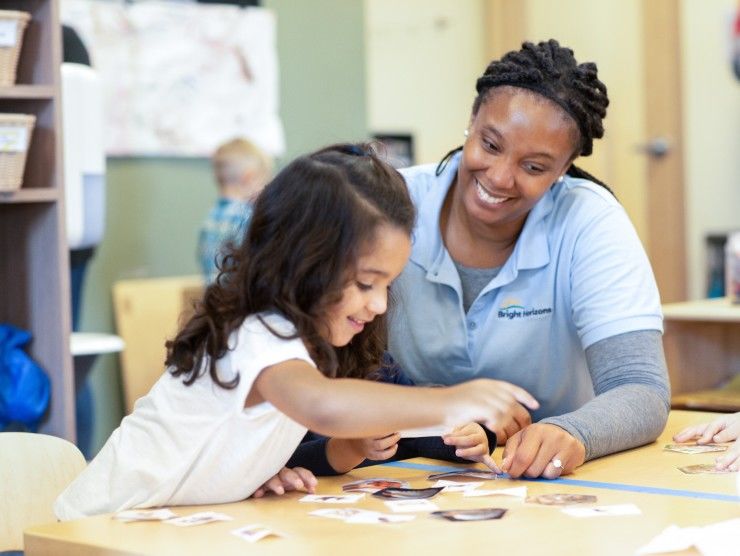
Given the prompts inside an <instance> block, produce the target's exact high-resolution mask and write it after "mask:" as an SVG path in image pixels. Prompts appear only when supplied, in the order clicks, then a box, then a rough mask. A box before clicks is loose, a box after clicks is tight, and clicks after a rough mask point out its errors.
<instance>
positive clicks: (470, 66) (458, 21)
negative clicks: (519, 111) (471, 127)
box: [365, 0, 487, 163]
mask: <svg viewBox="0 0 740 556" xmlns="http://www.w3.org/2000/svg"><path fill="white" fill-rule="evenodd" d="M482 22H483V1H482V0H455V1H451V0H402V1H398V0H365V35H366V53H367V61H366V82H367V87H368V89H367V117H368V129H370V130H371V131H373V132H396V133H412V134H413V136H414V141H415V150H416V161H417V162H418V163H424V162H436V161H438V160H439V159H440V158H441V157H442V156H443V155H444V154H445V153H446V152H447V151H449V150H450V149H451V148H453V147H456V146H458V145H461V144H462V140H463V130H464V129H465V127H466V126H467V123H468V120H469V118H470V107H471V105H472V103H473V99H474V98H475V80H476V78H477V77H478V75H480V74H481V73H482V72H483V70H484V69H485V64H486V61H487V60H486V59H485V56H484V46H483V44H484V43H483V32H484V29H483V24H482Z"/></svg>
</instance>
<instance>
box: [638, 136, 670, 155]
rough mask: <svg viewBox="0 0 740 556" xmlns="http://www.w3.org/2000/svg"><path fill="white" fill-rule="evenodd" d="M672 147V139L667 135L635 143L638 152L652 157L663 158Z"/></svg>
mask: <svg viewBox="0 0 740 556" xmlns="http://www.w3.org/2000/svg"><path fill="white" fill-rule="evenodd" d="M671 149H672V145H671V141H670V140H669V139H666V138H665V137H654V138H653V139H650V140H649V141H648V142H647V143H643V144H641V145H635V150H636V151H637V152H640V153H643V154H646V155H648V156H650V157H652V158H662V157H664V156H665V155H667V154H668V153H669V152H670V151H671Z"/></svg>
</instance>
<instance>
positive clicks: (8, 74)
mask: <svg viewBox="0 0 740 556" xmlns="http://www.w3.org/2000/svg"><path fill="white" fill-rule="evenodd" d="M30 19H31V15H30V14H28V13H26V12H16V11H13V10H0V25H12V24H13V23H14V24H15V43H14V44H0V87H8V86H11V85H15V71H16V69H17V68H18V57H19V56H20V53H21V44H22V42H23V31H24V30H25V29H26V25H27V24H28V22H29V20H30ZM0 37H5V38H8V37H10V38H11V39H12V38H13V33H8V34H3V35H0ZM9 42H12V40H11V41H9Z"/></svg>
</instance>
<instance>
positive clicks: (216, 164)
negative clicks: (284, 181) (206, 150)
mask: <svg viewBox="0 0 740 556" xmlns="http://www.w3.org/2000/svg"><path fill="white" fill-rule="evenodd" d="M213 172H214V174H215V177H216V182H217V183H218V190H219V195H220V196H222V197H226V198H229V199H234V200H237V201H250V200H253V199H254V198H255V197H257V195H259V193H260V191H262V189H263V188H264V186H265V184H267V182H268V180H269V179H270V176H271V175H272V159H271V158H270V157H269V156H268V155H267V154H266V153H265V152H264V151H263V150H262V149H260V148H259V147H258V146H257V145H255V144H254V143H252V142H251V141H248V140H247V139H242V138H238V139H233V140H231V141H228V142H227V143H224V144H223V145H221V146H220V147H219V148H218V149H216V152H215V153H214V154H213Z"/></svg>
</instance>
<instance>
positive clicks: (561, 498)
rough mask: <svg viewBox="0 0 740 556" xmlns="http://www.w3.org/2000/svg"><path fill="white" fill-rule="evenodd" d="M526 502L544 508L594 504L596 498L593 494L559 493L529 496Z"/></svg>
mask: <svg viewBox="0 0 740 556" xmlns="http://www.w3.org/2000/svg"><path fill="white" fill-rule="evenodd" d="M525 502H528V503H530V504H542V505H543V506H570V505H572V504H594V503H595V502H596V496H593V495H591V494H569V493H562V492H559V493H556V494H538V495H537V496H529V497H528V498H527V499H526V500H525Z"/></svg>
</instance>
